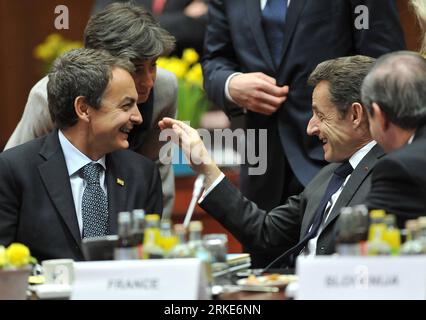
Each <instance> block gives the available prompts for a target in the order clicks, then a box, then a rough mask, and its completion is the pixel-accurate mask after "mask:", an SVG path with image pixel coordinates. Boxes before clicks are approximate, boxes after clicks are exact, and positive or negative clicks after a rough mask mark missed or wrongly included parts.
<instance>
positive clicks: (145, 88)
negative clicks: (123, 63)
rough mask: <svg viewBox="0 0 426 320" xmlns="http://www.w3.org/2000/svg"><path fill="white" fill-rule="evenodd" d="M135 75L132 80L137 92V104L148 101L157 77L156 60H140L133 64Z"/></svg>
mask: <svg viewBox="0 0 426 320" xmlns="http://www.w3.org/2000/svg"><path fill="white" fill-rule="evenodd" d="M134 65H135V68H136V70H135V73H134V75H133V79H134V80H135V84H136V91H137V92H138V101H137V102H138V103H143V102H146V100H148V97H149V94H150V93H151V90H152V87H153V86H154V82H155V78H156V77H157V58H153V59H145V60H140V61H137V62H135V63H134Z"/></svg>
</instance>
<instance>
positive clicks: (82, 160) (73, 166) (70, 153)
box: [58, 130, 106, 176]
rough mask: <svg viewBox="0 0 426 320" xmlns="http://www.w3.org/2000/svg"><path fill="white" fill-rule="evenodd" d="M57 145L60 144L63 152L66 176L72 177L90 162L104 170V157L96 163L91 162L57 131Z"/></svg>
mask: <svg viewBox="0 0 426 320" xmlns="http://www.w3.org/2000/svg"><path fill="white" fill-rule="evenodd" d="M58 136H59V143H60V144H61V148H62V151H63V152H64V157H65V164H66V165H67V169H68V174H69V175H70V176H72V175H73V174H75V173H76V172H78V171H79V170H80V169H81V168H83V167H84V166H85V165H86V164H88V163H91V162H96V163H99V164H100V165H101V166H102V167H103V168H104V170H106V165H105V156H103V157H102V158H100V159H99V160H98V161H93V160H92V159H90V158H89V157H87V156H86V155H85V154H83V153H82V152H81V151H80V150H78V149H77V148H76V147H75V146H74V145H73V144H72V143H71V142H70V141H69V140H68V139H67V138H66V137H65V136H64V134H63V133H62V131H61V130H59V131H58Z"/></svg>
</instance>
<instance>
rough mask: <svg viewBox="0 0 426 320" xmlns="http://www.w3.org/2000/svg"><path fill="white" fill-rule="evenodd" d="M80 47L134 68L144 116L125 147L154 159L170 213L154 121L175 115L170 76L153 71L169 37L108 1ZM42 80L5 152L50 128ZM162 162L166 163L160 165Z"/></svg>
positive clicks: (167, 174)
mask: <svg viewBox="0 0 426 320" xmlns="http://www.w3.org/2000/svg"><path fill="white" fill-rule="evenodd" d="M84 46H85V47H86V48H91V49H103V50H106V51H108V52H109V53H110V54H112V55H113V56H117V57H124V58H127V59H129V60H130V61H131V62H132V63H133V64H134V65H135V68H136V70H135V71H134V72H133V79H134V81H135V83H136V90H137V91H138V101H137V102H138V108H139V111H140V113H141V114H142V116H143V118H144V122H143V123H142V124H141V125H135V128H134V130H132V132H131V133H130V136H129V143H130V149H131V150H134V151H136V152H138V153H140V154H142V155H145V156H147V157H148V158H150V159H152V160H154V161H157V165H158V167H159V170H160V175H161V180H162V183H163V199H164V206H165V208H164V214H165V215H170V214H171V212H172V209H173V201H174V174H173V170H172V166H171V165H170V164H163V163H162V162H161V161H159V150H160V149H161V147H162V146H163V144H164V142H161V141H160V140H159V134H160V130H159V128H158V126H157V123H158V121H159V120H160V119H162V118H163V117H165V116H167V117H172V118H173V117H175V115H176V108H177V102H176V101H177V100H176V98H177V80H176V77H175V76H174V75H173V74H172V73H170V72H168V71H166V70H164V69H160V68H158V70H157V67H156V60H157V58H158V57H159V56H161V55H167V54H168V53H169V52H171V51H172V50H173V48H174V38H173V37H172V36H171V35H170V34H169V33H168V32H167V31H166V30H164V29H163V28H161V27H160V26H159V24H158V23H157V22H156V21H155V19H154V18H153V17H152V15H151V14H150V13H148V12H147V11H146V10H145V9H143V8H142V7H140V6H136V5H134V4H131V3H113V4H111V5H109V6H108V7H107V8H105V9H104V10H102V11H100V12H99V13H97V14H95V15H94V16H92V17H91V19H90V20H89V22H88V24H87V26H86V29H85V32H84ZM47 81H48V79H47V77H44V78H43V79H41V80H40V81H39V82H38V83H37V84H36V85H35V86H34V87H33V88H32V90H31V92H30V94H29V97H28V101H27V104H26V106H25V110H24V113H23V115H22V118H21V120H20V122H19V123H18V125H17V127H16V129H15V131H14V132H13V134H12V136H11V137H10V139H9V141H8V142H7V144H6V147H5V150H6V149H9V148H11V147H14V146H17V145H20V144H22V143H24V142H27V141H29V140H31V139H34V138H36V137H40V136H42V135H45V134H47V133H48V132H50V131H51V130H52V129H53V128H54V124H53V122H52V120H51V119H50V115H49V111H48V106H47V90H46V85H47ZM165 163H166V162H165Z"/></svg>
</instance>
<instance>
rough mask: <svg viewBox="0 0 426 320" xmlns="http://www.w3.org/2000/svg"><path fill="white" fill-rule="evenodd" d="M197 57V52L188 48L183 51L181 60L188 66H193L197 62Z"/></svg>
mask: <svg viewBox="0 0 426 320" xmlns="http://www.w3.org/2000/svg"><path fill="white" fill-rule="evenodd" d="M199 58H200V57H199V55H198V53H197V51H195V50H194V49H192V48H188V49H185V50H183V54H182V59H183V61H185V62H187V63H188V64H194V63H196V62H197V61H198V59H199Z"/></svg>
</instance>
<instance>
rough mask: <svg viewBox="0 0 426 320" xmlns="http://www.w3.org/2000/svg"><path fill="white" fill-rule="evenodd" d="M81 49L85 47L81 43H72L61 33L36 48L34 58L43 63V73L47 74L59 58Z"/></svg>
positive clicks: (50, 36)
mask: <svg viewBox="0 0 426 320" xmlns="http://www.w3.org/2000/svg"><path fill="white" fill-rule="evenodd" d="M81 47H83V43H82V42H81V41H71V40H68V39H65V38H64V37H62V36H61V35H60V34H59V33H52V34H50V35H48V36H47V37H46V39H45V41H44V42H43V43H41V44H39V45H38V46H36V47H35V48H34V57H35V58H37V59H38V60H41V61H42V62H43V73H44V74H46V73H47V72H49V69H50V67H51V66H52V64H53V61H55V59H56V58H57V57H59V56H61V55H62V54H64V53H65V52H67V51H70V50H72V49H77V48H81Z"/></svg>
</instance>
